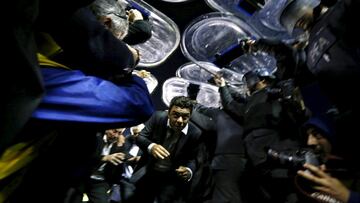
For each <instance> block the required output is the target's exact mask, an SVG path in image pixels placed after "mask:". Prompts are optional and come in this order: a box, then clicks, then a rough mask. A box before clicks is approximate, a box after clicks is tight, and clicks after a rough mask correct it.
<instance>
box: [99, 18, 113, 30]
mask: <svg viewBox="0 0 360 203" xmlns="http://www.w3.org/2000/svg"><path fill="white" fill-rule="evenodd" d="M100 22H102V24H103V25H105V27H106V28H107V29H111V25H112V19H111V18H110V17H108V16H102V17H100Z"/></svg>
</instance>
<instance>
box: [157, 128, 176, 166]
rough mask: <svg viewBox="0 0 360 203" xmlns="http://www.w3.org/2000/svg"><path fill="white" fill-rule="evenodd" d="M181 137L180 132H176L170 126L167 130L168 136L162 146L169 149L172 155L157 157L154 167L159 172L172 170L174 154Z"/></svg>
mask: <svg viewBox="0 0 360 203" xmlns="http://www.w3.org/2000/svg"><path fill="white" fill-rule="evenodd" d="M179 138H180V134H179V133H176V132H174V130H172V129H171V128H168V129H167V131H166V137H165V140H164V143H163V144H162V146H163V147H164V148H165V149H166V150H168V152H169V153H170V157H166V158H165V159H157V160H156V161H155V165H154V169H155V170H156V171H159V172H169V171H171V170H172V159H171V158H172V157H173V156H174V153H175V150H176V144H177V142H178V140H179Z"/></svg>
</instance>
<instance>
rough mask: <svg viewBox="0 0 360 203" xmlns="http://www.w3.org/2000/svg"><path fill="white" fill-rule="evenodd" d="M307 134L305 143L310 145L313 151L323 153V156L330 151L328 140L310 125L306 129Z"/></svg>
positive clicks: (326, 155) (327, 154)
mask: <svg viewBox="0 0 360 203" xmlns="http://www.w3.org/2000/svg"><path fill="white" fill-rule="evenodd" d="M306 133H307V135H308V139H307V145H308V146H311V147H312V148H313V149H314V150H315V153H317V154H321V155H323V156H324V157H325V158H326V157H328V156H329V155H330V153H331V148H332V147H331V143H330V142H329V140H328V139H327V138H326V137H325V136H324V135H323V134H322V133H321V132H320V131H318V130H317V129H315V128H313V127H310V128H309V129H308V130H307V131H306Z"/></svg>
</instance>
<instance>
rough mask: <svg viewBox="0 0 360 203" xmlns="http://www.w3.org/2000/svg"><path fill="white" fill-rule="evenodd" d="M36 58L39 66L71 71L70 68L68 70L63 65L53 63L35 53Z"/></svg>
mask: <svg viewBox="0 0 360 203" xmlns="http://www.w3.org/2000/svg"><path fill="white" fill-rule="evenodd" d="M37 57H38V61H39V64H40V65H41V66H51V67H55V68H64V69H68V70H71V68H69V67H67V66H65V65H63V64H60V63H57V62H55V61H52V60H50V59H49V58H47V57H46V56H44V55H42V54H40V53H37Z"/></svg>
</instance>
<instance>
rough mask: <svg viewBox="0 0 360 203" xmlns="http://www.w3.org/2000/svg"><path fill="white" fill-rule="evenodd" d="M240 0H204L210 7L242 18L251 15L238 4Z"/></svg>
mask: <svg viewBox="0 0 360 203" xmlns="http://www.w3.org/2000/svg"><path fill="white" fill-rule="evenodd" d="M240 1H241V0H205V2H206V3H207V4H208V5H209V6H210V8H212V9H214V10H216V11H220V12H223V13H232V14H234V15H236V16H238V17H240V18H242V19H247V18H249V17H251V14H250V13H248V12H247V11H246V10H244V9H243V8H242V7H240V6H239V2H240Z"/></svg>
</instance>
